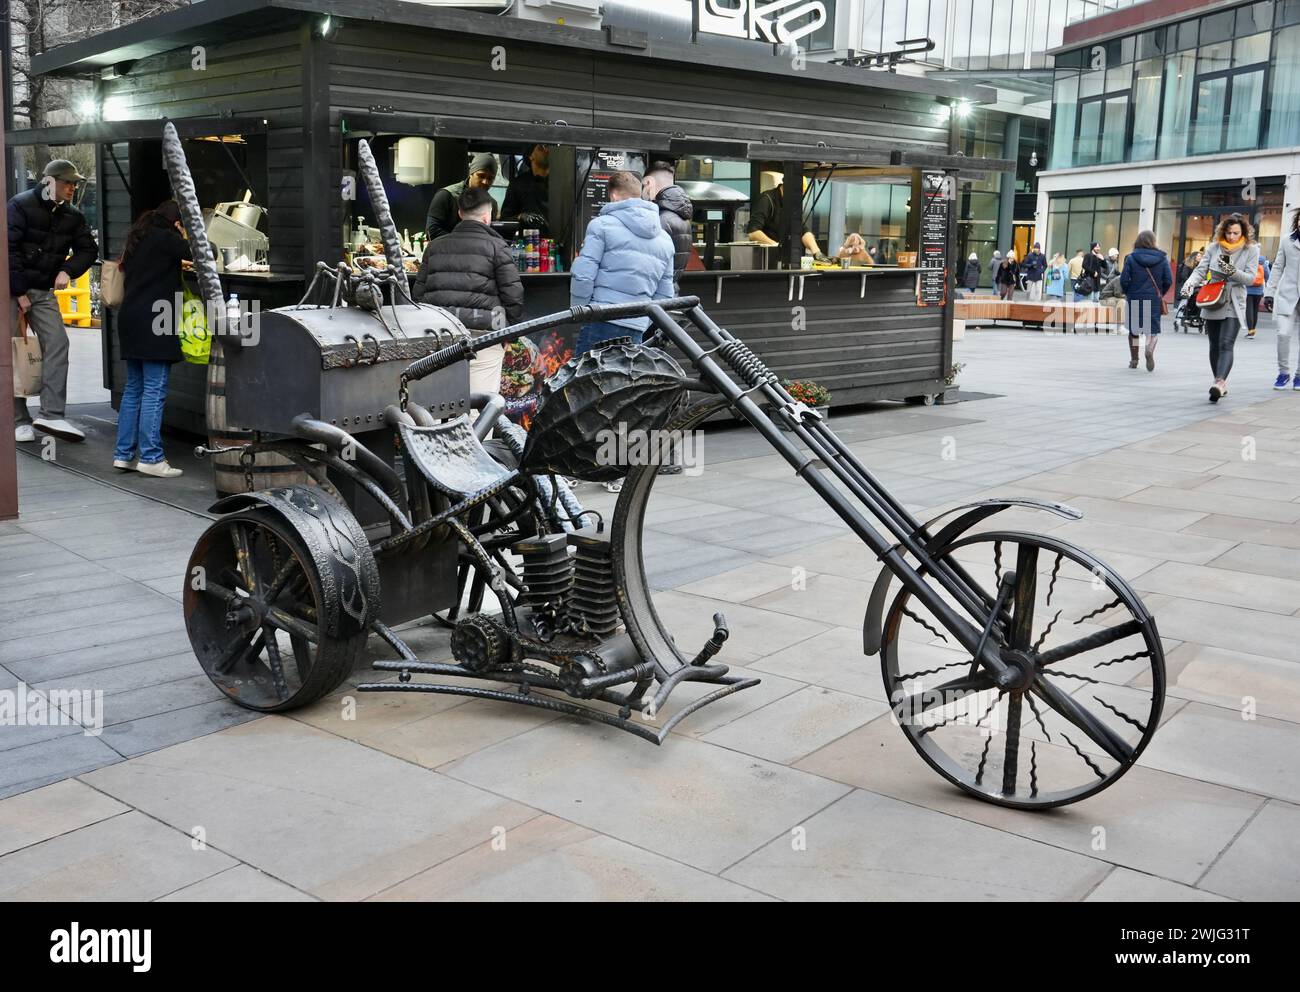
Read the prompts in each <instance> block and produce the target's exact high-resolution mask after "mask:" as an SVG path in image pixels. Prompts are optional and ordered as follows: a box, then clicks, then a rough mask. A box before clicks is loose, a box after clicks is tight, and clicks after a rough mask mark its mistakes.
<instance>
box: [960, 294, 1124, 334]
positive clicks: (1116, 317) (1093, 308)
mask: <svg viewBox="0 0 1300 992" xmlns="http://www.w3.org/2000/svg"><path fill="white" fill-rule="evenodd" d="M953 304H954V309H953V317H954V318H955V319H957V320H962V321H965V322H966V323H967V324H986V323H987V324H991V323H994V322H995V321H999V320H1007V321H1017V322H1019V323H1020V324H1021V326H1024V327H1033V328H1037V329H1038V330H1049V331H1061V332H1062V333H1069V332H1074V333H1075V334H1077V333H1078V332H1079V328H1080V327H1082V328H1083V329H1084V330H1091V331H1092V332H1093V333H1094V334H1095V333H1097V332H1098V331H1101V330H1105V331H1106V333H1108V334H1109V333H1110V332H1111V331H1113V330H1115V329H1117V328H1118V327H1119V326H1120V325H1122V324H1123V322H1124V301H1123V300H1116V301H1115V303H1114V304H1113V305H1112V304H1102V303H1091V302H1083V303H1048V302H1041V303H1029V302H1025V301H1016V302H1012V301H1009V300H999V299H996V298H994V297H991V296H984V297H981V296H975V297H970V296H968V297H963V298H961V299H958V300H954V301H953Z"/></svg>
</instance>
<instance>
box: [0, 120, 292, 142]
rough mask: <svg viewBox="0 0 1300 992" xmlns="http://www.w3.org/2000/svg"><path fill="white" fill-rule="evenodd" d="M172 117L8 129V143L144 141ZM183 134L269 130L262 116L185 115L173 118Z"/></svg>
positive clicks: (198, 135) (201, 135) (205, 135)
mask: <svg viewBox="0 0 1300 992" xmlns="http://www.w3.org/2000/svg"><path fill="white" fill-rule="evenodd" d="M167 121H168V118H161V117H160V118H156V119H154V120H131V121H87V122H86V123H84V124H64V125H61V126H57V127H38V128H30V129H26V130H19V131H6V132H5V143H6V144H8V145H10V146H13V145H54V146H59V145H90V144H97V143H99V142H104V141H140V140H147V139H149V138H159V139H161V138H162V133H163V125H164V124H166V123H167ZM171 123H172V124H173V125H174V126H175V127H176V133H177V134H179V135H180V136H181V137H182V138H208V137H216V136H223V135H234V134H259V133H262V132H265V131H266V121H265V120H264V119H263V118H261V117H183V118H178V119H176V120H172V122H171Z"/></svg>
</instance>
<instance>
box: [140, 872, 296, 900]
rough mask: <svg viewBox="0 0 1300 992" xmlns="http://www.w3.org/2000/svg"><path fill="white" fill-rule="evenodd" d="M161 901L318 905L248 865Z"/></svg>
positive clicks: (189, 886)
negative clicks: (306, 903) (312, 903)
mask: <svg viewBox="0 0 1300 992" xmlns="http://www.w3.org/2000/svg"><path fill="white" fill-rule="evenodd" d="M158 901H159V902H316V901H317V900H315V899H313V898H312V897H311V896H309V895H307V893H305V892H299V891H298V890H297V889H295V888H294V887H293V886H291V885H285V883H284V882H281V881H280V880H279V879H276V878H272V877H271V876H270V875H267V874H266V873H265V872H260V871H258V870H257V869H256V868H251V867H249V866H248V865H242V864H241V865H235V866H234V867H233V868H227V869H226V870H225V871H222V872H218V873H217V874H215V875H210V876H209V877H207V878H205V879H203V880H202V881H201V882H195V883H194V884H193V885H187V886H185V887H184V888H181V889H177V890H176V891H175V892H171V893H169V894H167V895H165V896H163V897H162V898H161V899H159V900H158Z"/></svg>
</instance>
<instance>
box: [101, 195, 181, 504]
mask: <svg viewBox="0 0 1300 992" xmlns="http://www.w3.org/2000/svg"><path fill="white" fill-rule="evenodd" d="M183 232H184V228H182V227H181V209H180V207H179V206H177V205H176V202H175V201H174V200H164V201H163V202H162V203H160V204H159V205H158V206H157V207H156V208H155V209H153V210H146V211H145V212H144V213H143V214H141V215H140V217H139V219H137V220H136V222H135V224H134V225H133V226H132V228H131V230H130V232H129V233H128V234H127V236H126V246H125V247H124V248H123V250H122V260H121V266H122V305H121V306H119V307H118V308H117V314H116V316H115V319H114V321H113V327H114V329H115V330H116V332H117V339H118V349H119V351H120V353H121V356H122V360H123V361H124V362H125V363H126V385H125V386H124V387H123V389H122V402H121V405H120V406H119V407H118V410H117V445H116V447H114V449H113V467H114V468H116V469H119V470H120V471H123V472H139V473H140V474H141V475H151V476H154V477H156V478H159V479H174V478H176V477H178V476H180V475H183V474H184V472H183V471H182V470H181V469H178V468H172V467H171V465H169V464H168V463H167V454H166V452H165V451H163V446H162V420H163V409H164V407H165V406H166V405H167V384H168V380H169V379H170V377H171V368H172V366H173V365H175V364H176V363H177V362H179V361H180V360H181V359H182V358H183V357H184V356H183V355H182V354H181V339H180V321H181V298H182V294H183V292H184V286H183V283H182V276H181V272H182V269H183V265H184V263H185V262H186V261H189V259H190V246H189V242H188V241H186V240H185V237H184V233H183Z"/></svg>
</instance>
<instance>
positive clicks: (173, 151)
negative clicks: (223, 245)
mask: <svg viewBox="0 0 1300 992" xmlns="http://www.w3.org/2000/svg"><path fill="white" fill-rule="evenodd" d="M162 148H163V166H164V167H165V168H166V169H167V178H168V179H170V180H171V184H172V196H174V197H175V198H176V203H177V205H178V206H179V207H180V208H181V223H182V224H183V225H185V232H186V233H187V234H188V235H189V238H190V254H191V255H192V256H193V257H194V272H195V275H197V276H198V280H199V294H200V295H201V296H202V297H203V302H204V303H205V304H206V307H207V312H208V320H209V321H212V320H215V321H216V325H217V326H216V328H215V332H216V333H217V334H224V333H225V332H226V308H225V307H223V306H222V305H221V301H222V295H221V280H220V279H219V278H218V277H217V264H216V262H215V261H213V258H212V246H211V245H210V244H208V229H207V228H206V227H205V226H204V224H203V210H202V208H200V207H199V198H198V194H197V193H196V192H195V190H194V177H193V176H191V175H190V166H189V162H187V161H186V159H185V148H184V146H183V145H182V144H181V138H180V135H179V134H177V133H176V127H175V125H173V124H172V122H171V121H168V122H167V123H166V124H164V125H163V138H162Z"/></svg>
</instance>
